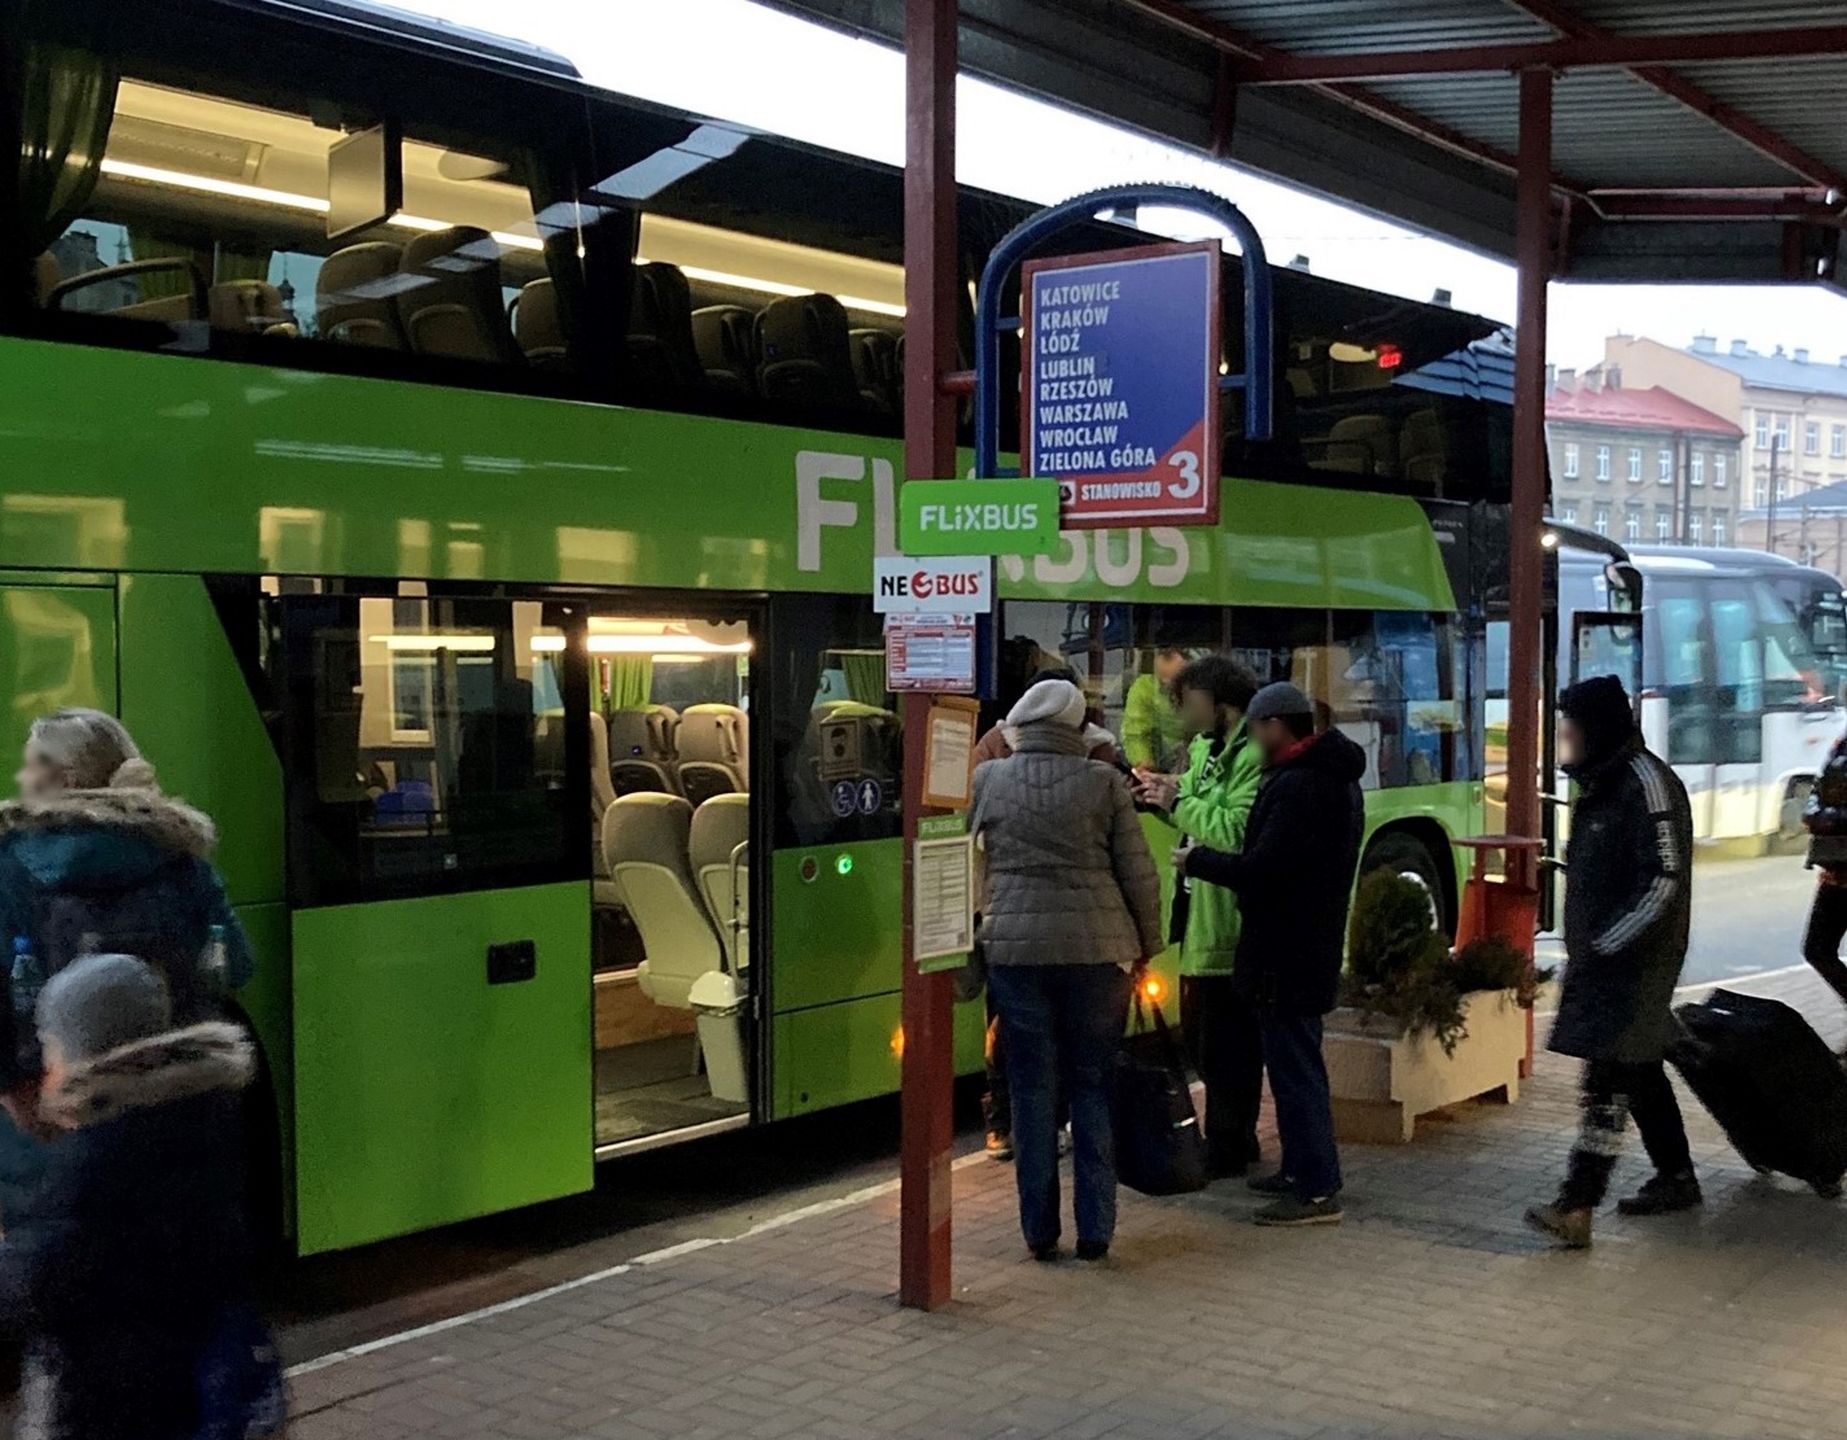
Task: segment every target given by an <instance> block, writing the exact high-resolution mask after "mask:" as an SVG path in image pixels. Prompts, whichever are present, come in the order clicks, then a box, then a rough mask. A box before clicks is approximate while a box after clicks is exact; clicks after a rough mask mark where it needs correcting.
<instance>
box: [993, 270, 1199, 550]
mask: <svg viewBox="0 0 1847 1440" xmlns="http://www.w3.org/2000/svg"><path fill="white" fill-rule="evenodd" d="M1021 288H1022V291H1023V293H1022V295H1021V325H1022V333H1021V349H1022V353H1023V359H1024V362H1025V363H1024V364H1023V366H1022V367H1021V368H1022V382H1023V383H1022V393H1021V397H1020V399H1021V407H1020V411H1021V413H1020V429H1021V432H1022V433H1021V437H1020V438H1021V443H1020V458H1021V461H1022V468H1021V473H1022V474H1024V475H1030V476H1032V477H1033V478H1035V479H1041V480H1056V481H1058V484H1059V492H1060V495H1061V497H1062V506H1061V521H1062V523H1063V526H1064V528H1066V529H1073V530H1074V529H1082V528H1085V527H1087V526H1106V525H1213V524H1216V523H1217V522H1218V493H1219V484H1218V481H1219V438H1220V429H1219V360H1220V349H1219V243H1218V241H1216V240H1204V241H1199V242H1197V243H1193V244H1186V245H1149V246H1144V247H1141V248H1138V249H1134V250H1112V251H1109V252H1107V253H1103V254H1096V255H1067V256H1061V257H1059V258H1056V259H1051V260H1033V261H1028V262H1027V263H1026V264H1025V265H1023V266H1022V267H1021Z"/></svg>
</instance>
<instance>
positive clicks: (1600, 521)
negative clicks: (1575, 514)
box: [1591, 505, 1610, 535]
mask: <svg viewBox="0 0 1847 1440" xmlns="http://www.w3.org/2000/svg"><path fill="white" fill-rule="evenodd" d="M1591 523H1592V524H1593V525H1594V526H1595V527H1596V531H1597V533H1598V534H1599V535H1608V534H1609V533H1610V507H1609V506H1608V505H1599V506H1598V507H1597V518H1596V519H1595V520H1594V521H1592V522H1591Z"/></svg>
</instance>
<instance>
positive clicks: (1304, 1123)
mask: <svg viewBox="0 0 1847 1440" xmlns="http://www.w3.org/2000/svg"><path fill="white" fill-rule="evenodd" d="M1263 1060H1264V1064H1265V1065H1267V1066H1268V1067H1269V1070H1270V1093H1271V1094H1273V1095H1274V1096H1275V1097H1276V1131H1277V1138H1278V1139H1280V1140H1281V1141H1282V1147H1283V1172H1282V1173H1283V1174H1284V1175H1286V1176H1288V1177H1289V1179H1290V1181H1291V1182H1292V1183H1293V1185H1294V1187H1295V1193H1296V1194H1297V1195H1298V1196H1300V1197H1301V1198H1302V1199H1304V1200H1324V1199H1326V1198H1327V1197H1328V1196H1330V1195H1334V1194H1337V1193H1338V1192H1339V1190H1340V1153H1339V1151H1338V1150H1336V1149H1335V1147H1334V1107H1333V1103H1332V1101H1331V1100H1330V1099H1329V1098H1328V1067H1327V1062H1326V1061H1325V1060H1323V1059H1322V1058H1321V1017H1320V1016H1319V1015H1279V1014H1268V1015H1265V1016H1264V1021H1263Z"/></svg>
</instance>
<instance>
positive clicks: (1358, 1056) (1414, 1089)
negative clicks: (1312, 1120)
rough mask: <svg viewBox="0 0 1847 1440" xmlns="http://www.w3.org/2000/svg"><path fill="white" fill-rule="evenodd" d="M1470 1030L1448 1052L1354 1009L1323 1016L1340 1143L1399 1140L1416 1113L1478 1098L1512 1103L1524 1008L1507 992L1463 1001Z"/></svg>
mask: <svg viewBox="0 0 1847 1440" xmlns="http://www.w3.org/2000/svg"><path fill="white" fill-rule="evenodd" d="M1462 1013H1463V1017H1464V1019H1465V1020H1466V1021H1467V1024H1468V1033H1467V1034H1466V1035H1464V1036H1463V1037H1462V1039H1461V1040H1459V1041H1457V1043H1456V1053H1455V1054H1453V1055H1445V1054H1444V1053H1443V1047H1442V1046H1441V1045H1439V1044H1438V1043H1437V1042H1436V1040H1435V1038H1433V1037H1432V1036H1429V1035H1419V1036H1417V1037H1416V1038H1415V1039H1413V1038H1410V1037H1407V1036H1406V1035H1405V1034H1404V1033H1403V1032H1402V1031H1401V1030H1399V1029H1398V1028H1397V1027H1396V1026H1395V1025H1394V1024H1392V1022H1390V1021H1388V1020H1385V1019H1382V1018H1380V1017H1377V1016H1375V1017H1374V1018H1373V1019H1372V1020H1371V1021H1369V1022H1366V1023H1362V1022H1361V1019H1360V1012H1359V1011H1358V1010H1336V1011H1335V1012H1334V1013H1333V1014H1332V1015H1330V1016H1328V1019H1327V1025H1326V1028H1325V1030H1324V1032H1323V1037H1322V1041H1321V1053H1322V1055H1323V1056H1324V1057H1325V1059H1326V1060H1327V1067H1328V1084H1329V1088H1330V1089H1331V1090H1332V1091H1333V1095H1334V1132H1335V1134H1336V1135H1338V1136H1339V1137H1340V1138H1341V1139H1342V1140H1357V1141H1363V1142H1366V1143H1370V1144H1384V1145H1402V1144H1405V1143H1406V1142H1408V1141H1409V1140H1410V1139H1411V1135H1412V1132H1413V1131H1414V1130H1415V1129H1416V1126H1417V1117H1418V1116H1419V1115H1427V1114H1429V1113H1430V1111H1432V1110H1441V1109H1443V1108H1444V1107H1445V1106H1447V1105H1457V1104H1460V1103H1461V1102H1462V1101H1464V1100H1473V1099H1476V1098H1477V1097H1482V1098H1485V1099H1489V1100H1494V1101H1497V1102H1499V1103H1501V1104H1504V1105H1511V1104H1513V1102H1514V1101H1516V1100H1518V1099H1519V1098H1520V1061H1521V1059H1522V1057H1524V1056H1525V1054H1526V1011H1525V1010H1523V1009H1522V1008H1521V1007H1520V1003H1519V1001H1518V1000H1517V999H1516V998H1515V995H1514V992H1513V991H1511V990H1484V991H1480V992H1478V993H1476V994H1474V995H1468V996H1465V997H1464V998H1463V1002H1462Z"/></svg>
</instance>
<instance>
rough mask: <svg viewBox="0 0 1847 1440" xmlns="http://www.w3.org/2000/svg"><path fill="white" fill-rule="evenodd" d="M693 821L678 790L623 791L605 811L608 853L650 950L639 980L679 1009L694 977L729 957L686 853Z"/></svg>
mask: <svg viewBox="0 0 1847 1440" xmlns="http://www.w3.org/2000/svg"><path fill="white" fill-rule="evenodd" d="M692 823H693V807H692V806H691V805H689V804H687V803H686V801H685V800H683V799H681V798H680V797H679V796H678V795H622V796H619V797H617V799H616V802H615V804H613V805H611V806H610V807H609V813H608V814H607V815H606V816H604V818H603V856H604V859H605V860H606V861H607V862H608V865H609V873H610V876H611V877H612V878H613V879H614V880H615V882H616V892H617V894H618V895H620V896H621V899H622V904H623V905H624V906H625V907H626V908H627V910H628V913H629V915H630V917H631V918H632V919H633V920H634V922H635V928H636V929H637V930H638V931H639V932H640V933H641V944H642V949H643V950H645V951H646V952H647V957H648V958H647V959H645V960H643V961H642V962H641V965H640V966H639V967H638V968H637V969H636V971H635V980H636V983H637V984H638V985H640V987H641V993H642V994H644V995H646V996H647V997H648V998H649V999H650V1000H652V1001H653V1002H654V1003H655V1004H656V1005H665V1006H668V1007H670V1008H672V1009H675V1010H688V1009H691V1008H692V1002H691V1000H690V998H689V997H690V996H691V994H692V989H693V982H694V981H695V980H697V979H698V978H699V977H700V976H701V975H704V974H705V973H706V972H707V971H711V970H717V969H720V968H721V967H722V965H723V954H722V952H721V950H720V949H719V943H718V932H717V931H716V930H714V929H713V928H712V918H711V916H710V915H708V914H707V913H706V908H705V902H704V901H703V900H701V899H700V898H699V890H698V887H697V885H696V884H695V883H694V881H693V873H692V866H691V864H690V862H689V860H688V859H687V856H688V854H689V853H690V851H689V846H690V843H691V839H692Z"/></svg>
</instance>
